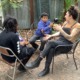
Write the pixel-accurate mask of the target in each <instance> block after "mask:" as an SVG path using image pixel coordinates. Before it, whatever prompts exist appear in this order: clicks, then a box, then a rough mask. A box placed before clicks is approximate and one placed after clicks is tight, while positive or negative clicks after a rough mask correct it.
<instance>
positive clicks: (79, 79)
mask: <svg viewBox="0 0 80 80" xmlns="http://www.w3.org/2000/svg"><path fill="white" fill-rule="evenodd" d="M37 55H38V53H37V54H35V55H33V57H32V58H31V59H30V61H29V62H31V61H33V60H34V59H36V57H37ZM75 58H76V62H77V65H78V70H76V68H75V66H74V62H73V58H72V55H71V54H69V59H67V58H66V55H65V54H64V55H63V54H61V55H59V56H56V57H55V64H54V70H53V71H54V72H53V74H52V70H50V73H49V74H48V75H46V76H44V77H38V76H37V74H38V73H39V72H40V71H41V70H43V68H44V63H45V59H44V60H43V61H42V62H41V64H40V66H39V67H38V68H36V69H32V70H28V71H29V72H30V73H29V72H28V71H27V72H26V73H20V72H17V73H16V80H80V44H79V45H78V47H77V49H76V52H75ZM10 68H11V67H9V66H8V65H7V64H5V63H2V62H0V80H10V79H9V78H8V77H6V73H7V72H8V73H11V70H12V68H11V69H10ZM50 69H52V68H50Z"/></svg>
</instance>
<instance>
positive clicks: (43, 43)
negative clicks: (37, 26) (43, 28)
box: [39, 37, 46, 51]
mask: <svg viewBox="0 0 80 80" xmlns="http://www.w3.org/2000/svg"><path fill="white" fill-rule="evenodd" d="M40 41H41V45H40V49H39V50H40V51H42V50H43V49H44V46H45V44H46V41H45V40H43V37H41V38H40Z"/></svg>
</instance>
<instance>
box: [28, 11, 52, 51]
mask: <svg viewBox="0 0 80 80" xmlns="http://www.w3.org/2000/svg"><path fill="white" fill-rule="evenodd" d="M40 18H41V19H40V21H39V22H38V28H37V29H36V31H35V33H34V35H33V36H32V37H31V38H30V40H29V42H30V44H31V45H32V46H33V47H34V48H35V50H36V49H37V48H38V45H37V44H36V43H35V41H36V40H38V39H40V40H41V46H40V49H39V50H40V51H42V50H43V48H44V45H45V43H46V41H44V40H43V37H44V36H46V34H50V33H51V30H52V29H51V27H52V26H51V22H50V21H49V20H48V14H47V13H45V12H43V13H42V14H41V17H40Z"/></svg>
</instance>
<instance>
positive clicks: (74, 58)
mask: <svg viewBox="0 0 80 80" xmlns="http://www.w3.org/2000/svg"><path fill="white" fill-rule="evenodd" d="M73 60H74V65H75V67H76V70H78V67H77V63H76V60H75V57H74V54H73Z"/></svg>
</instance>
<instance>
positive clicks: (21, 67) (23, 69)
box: [18, 65, 26, 72]
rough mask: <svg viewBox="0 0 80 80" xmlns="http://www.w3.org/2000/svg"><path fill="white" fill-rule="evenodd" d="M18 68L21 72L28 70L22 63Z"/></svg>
mask: <svg viewBox="0 0 80 80" xmlns="http://www.w3.org/2000/svg"><path fill="white" fill-rule="evenodd" d="M18 70H19V71H21V72H26V69H25V68H24V67H23V66H22V65H19V66H18Z"/></svg>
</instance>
